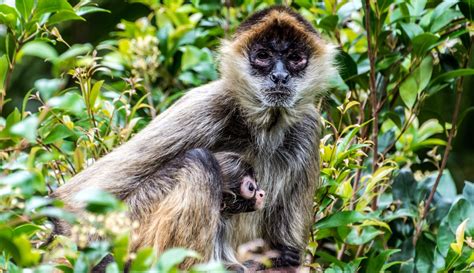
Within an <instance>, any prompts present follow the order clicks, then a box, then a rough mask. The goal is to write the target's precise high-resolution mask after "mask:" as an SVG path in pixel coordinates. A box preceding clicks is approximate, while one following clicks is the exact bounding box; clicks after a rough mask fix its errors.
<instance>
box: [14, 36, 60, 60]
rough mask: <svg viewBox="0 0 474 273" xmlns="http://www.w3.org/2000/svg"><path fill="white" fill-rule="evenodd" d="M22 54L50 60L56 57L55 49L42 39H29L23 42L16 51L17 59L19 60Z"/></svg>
mask: <svg viewBox="0 0 474 273" xmlns="http://www.w3.org/2000/svg"><path fill="white" fill-rule="evenodd" d="M23 55H28V56H35V57H38V58H41V59H44V60H47V61H51V62H54V61H55V60H56V58H57V57H58V53H57V52H56V49H54V48H53V47H52V46H51V45H50V44H48V43H46V42H42V41H31V42H29V43H27V44H25V45H24V46H23V47H22V49H21V50H20V52H19V53H18V55H17V59H18V60H21V58H22V57H23Z"/></svg>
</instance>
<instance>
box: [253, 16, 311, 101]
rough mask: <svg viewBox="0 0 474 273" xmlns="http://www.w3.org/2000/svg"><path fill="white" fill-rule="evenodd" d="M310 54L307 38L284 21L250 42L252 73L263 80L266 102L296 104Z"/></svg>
mask: <svg viewBox="0 0 474 273" xmlns="http://www.w3.org/2000/svg"><path fill="white" fill-rule="evenodd" d="M310 54H311V51H310V48H309V47H308V46H307V45H306V42H305V41H304V39H303V38H302V37H299V36H298V34H297V33H295V32H294V31H292V29H291V28H289V27H285V26H284V25H279V26H275V27H274V28H271V29H268V30H267V31H265V32H264V33H262V34H261V35H259V36H258V37H257V38H256V39H255V40H254V41H253V42H252V43H251V44H250V46H249V48H248V58H249V62H250V66H251V70H252V75H253V76H254V77H256V78H257V79H258V82H259V83H260V84H259V85H260V90H258V92H260V96H261V97H262V98H263V100H264V103H265V104H266V105H268V106H271V107H285V106H291V105H292V103H293V101H294V99H295V97H296V95H297V92H298V81H299V80H301V79H302V78H303V77H304V75H305V72H306V68H307V66H308V62H309V58H310Z"/></svg>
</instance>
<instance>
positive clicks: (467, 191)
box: [462, 181, 474, 221]
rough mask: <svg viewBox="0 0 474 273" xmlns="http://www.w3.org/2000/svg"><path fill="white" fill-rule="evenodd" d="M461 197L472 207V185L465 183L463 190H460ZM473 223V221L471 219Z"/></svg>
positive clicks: (473, 191) (473, 201)
mask: <svg viewBox="0 0 474 273" xmlns="http://www.w3.org/2000/svg"><path fill="white" fill-rule="evenodd" d="M462 195H463V196H464V198H466V200H469V202H471V205H472V206H474V183H472V182H469V181H465V182H464V188H463V190H462ZM472 220H473V221H474V219H472Z"/></svg>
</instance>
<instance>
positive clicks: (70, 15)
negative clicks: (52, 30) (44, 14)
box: [48, 10, 86, 25]
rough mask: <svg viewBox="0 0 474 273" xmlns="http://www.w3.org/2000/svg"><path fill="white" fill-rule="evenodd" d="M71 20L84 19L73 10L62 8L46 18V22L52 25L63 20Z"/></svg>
mask: <svg viewBox="0 0 474 273" xmlns="http://www.w3.org/2000/svg"><path fill="white" fill-rule="evenodd" d="M72 20H79V21H85V20H86V19H84V18H82V17H81V16H79V15H77V14H76V13H75V12H74V11H70V10H62V11H58V12H56V13H55V14H54V15H53V16H51V17H50V18H49V19H48V23H49V24H50V25H53V24H58V23H61V22H64V21H72Z"/></svg>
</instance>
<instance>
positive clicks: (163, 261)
mask: <svg viewBox="0 0 474 273" xmlns="http://www.w3.org/2000/svg"><path fill="white" fill-rule="evenodd" d="M186 258H196V259H199V258H200V256H199V254H198V253H197V252H196V251H193V250H189V249H184V248H172V249H169V250H167V251H165V252H164V253H163V254H161V256H160V258H159V260H158V263H157V264H156V268H157V270H158V272H171V270H172V269H173V268H176V267H177V266H178V265H179V264H181V263H182V262H184V260H185V259H186Z"/></svg>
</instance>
